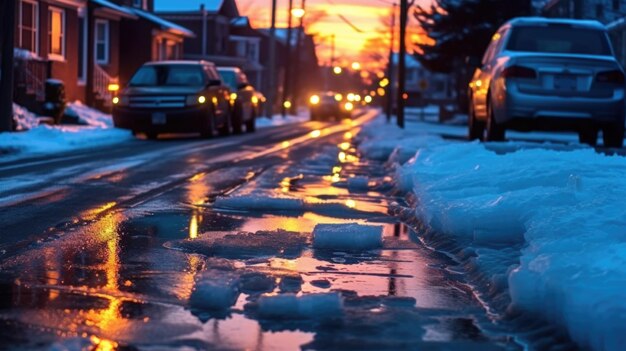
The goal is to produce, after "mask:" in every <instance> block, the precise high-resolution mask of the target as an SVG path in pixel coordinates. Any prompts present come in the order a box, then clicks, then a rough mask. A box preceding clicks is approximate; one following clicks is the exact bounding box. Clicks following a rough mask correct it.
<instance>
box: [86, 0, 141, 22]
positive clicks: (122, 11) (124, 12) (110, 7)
mask: <svg viewBox="0 0 626 351" xmlns="http://www.w3.org/2000/svg"><path fill="white" fill-rule="evenodd" d="M91 1H92V2H93V3H95V4H96V5H99V6H101V7H102V8H104V9H105V10H107V11H108V12H111V13H113V14H114V15H117V16H120V17H124V18H132V19H137V16H136V15H135V14H134V13H133V12H132V11H131V10H130V9H128V8H125V7H123V6H120V5H117V4H114V3H112V2H110V1H108V0H91Z"/></svg>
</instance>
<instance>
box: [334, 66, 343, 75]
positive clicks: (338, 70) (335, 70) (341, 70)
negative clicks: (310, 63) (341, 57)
mask: <svg viewBox="0 0 626 351" xmlns="http://www.w3.org/2000/svg"><path fill="white" fill-rule="evenodd" d="M341 72H343V69H342V68H341V67H339V66H335V68H333V73H334V74H336V75H340V74H341Z"/></svg>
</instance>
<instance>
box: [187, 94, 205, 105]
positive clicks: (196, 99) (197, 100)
mask: <svg viewBox="0 0 626 351" xmlns="http://www.w3.org/2000/svg"><path fill="white" fill-rule="evenodd" d="M206 101H207V99H206V96H204V95H189V96H187V101H186V104H187V106H196V105H202V104H205V103H206Z"/></svg>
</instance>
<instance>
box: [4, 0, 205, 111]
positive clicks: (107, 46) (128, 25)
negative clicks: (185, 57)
mask: <svg viewBox="0 0 626 351" xmlns="http://www.w3.org/2000/svg"><path fill="white" fill-rule="evenodd" d="M153 1H154V0H17V6H16V11H15V18H16V33H15V47H16V49H15V52H16V58H15V67H16V70H15V73H16V74H15V82H16V89H15V100H16V102H17V103H19V104H21V105H24V106H26V107H27V108H29V109H31V110H34V111H36V112H37V111H39V110H40V107H41V105H42V102H43V100H44V97H45V93H44V87H45V81H46V80H47V79H50V78H54V79H58V80H61V81H63V82H64V84H65V95H66V99H67V100H69V101H71V100H83V101H85V102H87V104H90V105H93V106H96V107H101V108H104V107H107V106H110V102H111V98H112V94H113V93H112V90H115V88H116V87H119V85H120V84H123V83H125V82H126V81H127V80H128V79H129V77H130V75H131V74H132V72H134V71H135V70H136V69H137V68H138V67H139V66H140V65H141V64H143V63H144V62H145V61H150V60H159V59H170V58H172V59H175V58H180V57H182V49H181V48H182V45H183V42H184V40H185V39H187V38H192V37H193V33H192V32H191V31H189V30H187V29H185V28H183V27H181V26H179V25H176V24H174V23H171V22H168V21H166V20H164V19H161V18H159V17H158V16H156V15H154V13H152V11H153V9H154V4H153ZM1 15H5V14H1Z"/></svg>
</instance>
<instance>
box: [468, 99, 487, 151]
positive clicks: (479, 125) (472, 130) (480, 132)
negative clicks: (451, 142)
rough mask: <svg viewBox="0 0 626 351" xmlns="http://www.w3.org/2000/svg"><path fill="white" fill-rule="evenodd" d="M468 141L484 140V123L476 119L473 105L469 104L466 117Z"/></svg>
mask: <svg viewBox="0 0 626 351" xmlns="http://www.w3.org/2000/svg"><path fill="white" fill-rule="evenodd" d="M467 122H468V135H467V137H468V139H469V140H470V141H472V140H480V141H483V139H484V138H485V122H483V121H479V120H478V119H476V114H475V113H474V105H473V104H472V103H471V100H470V105H469V116H468V121H467Z"/></svg>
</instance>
